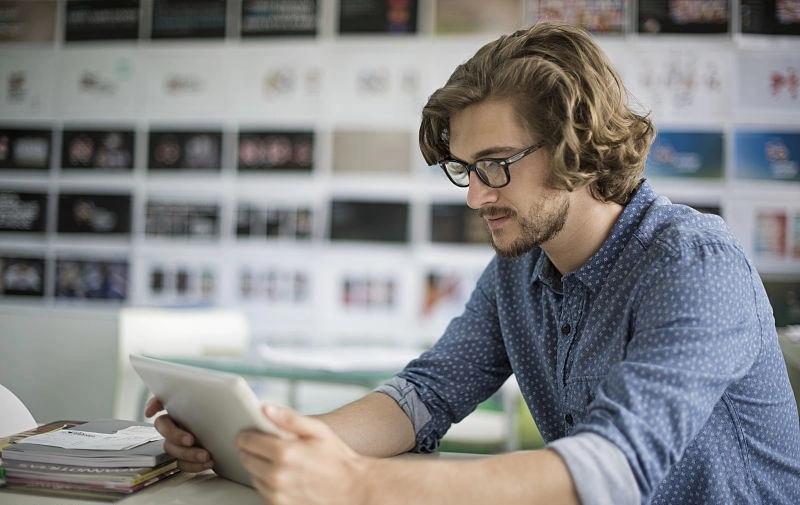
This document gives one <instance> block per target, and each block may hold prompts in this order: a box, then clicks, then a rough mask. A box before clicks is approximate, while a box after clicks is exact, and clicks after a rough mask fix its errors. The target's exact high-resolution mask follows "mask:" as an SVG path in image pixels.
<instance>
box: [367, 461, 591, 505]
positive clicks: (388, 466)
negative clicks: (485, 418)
mask: <svg viewBox="0 0 800 505" xmlns="http://www.w3.org/2000/svg"><path fill="white" fill-rule="evenodd" d="M368 465H369V468H368V470H367V472H366V473H367V474H368V475H369V479H367V481H366V482H365V485H366V486H368V488H369V489H368V496H369V498H368V503H370V504H380V505H395V504H397V505H404V504H407V503H414V504H418V505H425V504H435V505H446V504H453V505H470V504H479V505H486V504H487V503H502V504H503V505H515V504H525V505H534V504H539V503H542V504H553V503H558V504H568V505H572V504H574V505H580V500H579V498H578V495H577V493H576V490H575V486H574V483H573V481H572V476H571V474H570V472H569V470H568V468H567V466H566V464H565V463H564V461H563V460H562V459H561V457H560V456H559V455H558V453H556V452H555V451H553V450H550V449H541V450H537V451H521V452H513V453H507V454H502V455H497V456H489V457H485V458H476V459H469V460H463V459H459V460H447V459H434V458H431V459H426V458H424V457H421V458H413V459H404V458H389V459H374V460H371V461H369V463H368Z"/></svg>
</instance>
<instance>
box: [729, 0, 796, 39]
mask: <svg viewBox="0 0 800 505" xmlns="http://www.w3.org/2000/svg"><path fill="white" fill-rule="evenodd" d="M739 4H740V8H739V12H740V16H741V18H740V19H741V29H742V33H755V34H764V35H800V0H739Z"/></svg>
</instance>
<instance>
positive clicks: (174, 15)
mask: <svg viewBox="0 0 800 505" xmlns="http://www.w3.org/2000/svg"><path fill="white" fill-rule="evenodd" d="M152 8H153V22H152V25H151V29H150V36H151V37H152V38H153V39H183V38H224V37H225V26H226V23H227V2H226V0H153V7H152Z"/></svg>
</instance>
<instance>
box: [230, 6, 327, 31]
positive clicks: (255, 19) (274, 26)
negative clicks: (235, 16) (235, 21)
mask: <svg viewBox="0 0 800 505" xmlns="http://www.w3.org/2000/svg"><path fill="white" fill-rule="evenodd" d="M240 33H241V36H242V37H243V38H247V37H270V36H271V37H275V36H285V35H316V33H317V0H242V17H241V28H240Z"/></svg>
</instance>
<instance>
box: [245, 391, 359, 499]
mask: <svg viewBox="0 0 800 505" xmlns="http://www.w3.org/2000/svg"><path fill="white" fill-rule="evenodd" d="M263 411H264V415H265V416H267V417H268V418H269V419H270V420H272V422H274V423H275V425H276V426H277V427H278V428H280V429H281V430H282V431H283V432H284V433H286V435H285V436H274V435H267V434H264V433H260V432H258V431H253V430H245V431H243V432H241V433H240V434H239V436H238V437H237V439H236V445H237V447H238V449H239V451H240V455H241V458H242V463H243V464H244V467H245V468H246V469H247V470H248V471H249V472H250V474H251V475H252V477H253V486H254V487H255V488H256V489H257V490H258V492H259V493H260V494H261V496H262V498H263V499H264V501H265V502H266V503H271V504H284V503H292V504H296V505H317V504H326V505H339V504H341V505H358V504H359V503H365V502H366V493H367V487H366V486H364V485H363V484H364V482H365V479H366V474H367V466H368V463H369V461H370V458H367V457H364V456H360V455H358V454H356V452H355V451H353V450H352V449H350V447H348V446H347V444H345V443H344V442H343V441H342V440H341V439H339V437H337V436H336V434H335V433H334V432H333V431H332V430H331V429H330V428H329V427H328V426H327V425H326V424H325V423H323V422H322V421H320V420H318V419H314V418H311V417H307V416H303V415H300V414H299V413H297V412H295V411H293V410H291V409H288V408H284V407H277V406H272V405H266V406H264V408H263Z"/></svg>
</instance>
